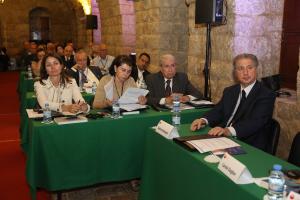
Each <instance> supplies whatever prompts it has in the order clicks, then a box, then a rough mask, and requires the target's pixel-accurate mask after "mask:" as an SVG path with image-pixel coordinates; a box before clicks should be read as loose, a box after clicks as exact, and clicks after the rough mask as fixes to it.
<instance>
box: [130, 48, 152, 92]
mask: <svg viewBox="0 0 300 200" xmlns="http://www.w3.org/2000/svg"><path fill="white" fill-rule="evenodd" d="M149 64H150V56H149V54H147V53H141V54H140V55H139V57H138V59H137V61H136V64H135V65H133V67H132V71H131V76H132V78H133V79H134V80H135V82H136V84H137V86H138V87H139V88H147V85H146V83H145V80H146V76H148V75H149V74H150V72H148V71H147V67H148V66H149Z"/></svg>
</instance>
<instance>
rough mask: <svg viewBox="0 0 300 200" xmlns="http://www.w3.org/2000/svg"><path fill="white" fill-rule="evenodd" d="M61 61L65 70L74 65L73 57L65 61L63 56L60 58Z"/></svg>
mask: <svg viewBox="0 0 300 200" xmlns="http://www.w3.org/2000/svg"><path fill="white" fill-rule="evenodd" d="M61 59H62V61H63V63H64V66H65V67H66V68H67V69H71V68H72V67H73V66H74V65H75V64H76V62H75V59H74V55H71V57H70V60H66V58H65V56H62V57H61Z"/></svg>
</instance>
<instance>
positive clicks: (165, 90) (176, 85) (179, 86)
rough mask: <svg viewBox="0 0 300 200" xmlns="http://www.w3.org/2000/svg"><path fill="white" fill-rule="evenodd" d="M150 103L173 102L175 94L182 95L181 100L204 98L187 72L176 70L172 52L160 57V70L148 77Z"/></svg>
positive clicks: (163, 103) (184, 101) (162, 103)
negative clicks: (191, 81) (189, 78)
mask: <svg viewBox="0 0 300 200" xmlns="http://www.w3.org/2000/svg"><path fill="white" fill-rule="evenodd" d="M146 84H147V88H148V90H149V95H148V103H149V104H150V105H158V104H159V105H165V104H172V102H173V95H172V94H174V93H175V94H178V95H179V96H180V102H182V103H186V102H188V101H190V100H194V99H202V98H203V96H202V94H201V93H200V92H199V91H198V90H197V89H196V88H195V87H194V86H193V85H192V84H191V83H190V81H189V80H188V77H187V75H186V74H185V73H181V72H176V60H175V57H174V56H173V55H171V54H165V55H163V56H161V58H160V72H158V73H155V74H150V75H148V76H147V77H146Z"/></svg>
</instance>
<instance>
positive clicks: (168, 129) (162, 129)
mask: <svg viewBox="0 0 300 200" xmlns="http://www.w3.org/2000/svg"><path fill="white" fill-rule="evenodd" d="M155 131H156V132H157V133H158V134H160V135H162V136H164V137H165V138H167V139H173V138H175V137H179V135H178V132H177V129H176V128H175V127H174V126H172V125H171V124H168V123H167V122H165V121H163V120H160V121H159V122H158V124H157V126H156V128H155Z"/></svg>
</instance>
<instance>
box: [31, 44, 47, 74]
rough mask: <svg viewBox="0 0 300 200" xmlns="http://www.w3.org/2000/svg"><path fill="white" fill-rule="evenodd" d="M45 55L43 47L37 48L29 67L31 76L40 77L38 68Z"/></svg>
mask: <svg viewBox="0 0 300 200" xmlns="http://www.w3.org/2000/svg"><path fill="white" fill-rule="evenodd" d="M45 55H46V51H45V50H44V49H38V50H37V52H36V59H35V60H33V61H32V62H31V69H32V75H33V77H34V78H35V77H40V68H41V63H42V60H43V58H44V57H45Z"/></svg>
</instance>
